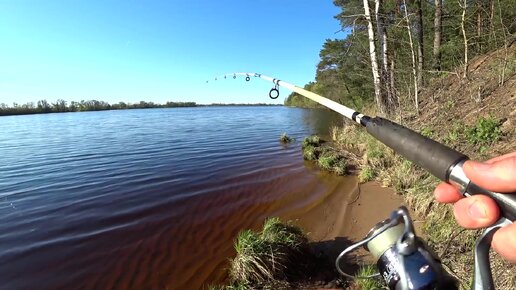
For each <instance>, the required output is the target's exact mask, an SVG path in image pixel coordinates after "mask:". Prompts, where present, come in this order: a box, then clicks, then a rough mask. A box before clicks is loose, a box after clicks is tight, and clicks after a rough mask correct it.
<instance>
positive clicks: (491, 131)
mask: <svg viewBox="0 0 516 290" xmlns="http://www.w3.org/2000/svg"><path fill="white" fill-rule="evenodd" d="M501 135H502V133H501V131H500V122H499V121H497V120H496V119H494V118H493V117H492V116H488V117H487V118H484V117H482V118H479V119H478V120H477V122H476V123H475V125H474V126H473V127H472V128H469V129H466V139H467V140H468V142H469V143H470V144H475V145H476V144H480V145H487V144H491V143H492V142H494V141H497V140H498V139H500V137H501Z"/></svg>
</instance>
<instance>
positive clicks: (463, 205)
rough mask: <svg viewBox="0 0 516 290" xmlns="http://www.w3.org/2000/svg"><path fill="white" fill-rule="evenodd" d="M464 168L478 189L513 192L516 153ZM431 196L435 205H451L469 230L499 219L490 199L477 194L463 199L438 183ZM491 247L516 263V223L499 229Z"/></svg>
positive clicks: (454, 190)
mask: <svg viewBox="0 0 516 290" xmlns="http://www.w3.org/2000/svg"><path fill="white" fill-rule="evenodd" d="M463 169H464V173H465V174H466V176H467V177H468V178H469V179H470V180H471V181H472V182H473V183H475V184H477V185H478V186H480V187H483V188H485V189H487V190H490V191H494V192H516V152H513V153H509V154H506V155H503V156H499V157H496V158H493V159H491V160H488V161H486V162H483V163H481V162H476V161H471V160H468V161H466V162H465V163H464V166H463ZM434 196H435V199H436V200H437V201H438V202H444V203H453V204H454V205H453V213H454V215H455V219H456V220H457V222H458V223H459V224H460V225H461V226H463V227H465V228H468V229H478V228H484V227H488V226H490V225H492V224H493V223H494V222H496V221H497V220H498V218H499V216H500V210H499V208H498V206H497V205H496V202H495V201H494V200H492V199H491V198H489V197H487V196H485V195H480V194H478V195H473V196H470V197H467V198H463V196H462V195H461V194H460V193H459V191H458V190H457V189H456V188H455V187H454V186H453V185H450V184H448V183H441V184H439V185H438V186H437V187H436V189H435V191H434ZM491 245H492V247H493V248H494V249H495V250H496V251H497V252H498V253H499V254H500V255H502V257H504V258H505V259H507V260H508V261H510V262H513V263H516V223H512V224H510V225H508V226H505V227H503V228H501V229H499V230H498V231H497V232H496V233H495V234H494V236H493V241H492V243H491Z"/></svg>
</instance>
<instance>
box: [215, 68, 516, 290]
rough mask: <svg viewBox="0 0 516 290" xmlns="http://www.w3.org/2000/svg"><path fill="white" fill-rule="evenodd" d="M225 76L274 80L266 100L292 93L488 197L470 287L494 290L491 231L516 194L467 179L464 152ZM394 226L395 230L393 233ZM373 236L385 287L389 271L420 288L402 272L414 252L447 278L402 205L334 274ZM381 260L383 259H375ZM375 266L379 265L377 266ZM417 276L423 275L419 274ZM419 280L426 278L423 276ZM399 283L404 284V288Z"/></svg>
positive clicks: (506, 216) (515, 203) (511, 212)
mask: <svg viewBox="0 0 516 290" xmlns="http://www.w3.org/2000/svg"><path fill="white" fill-rule="evenodd" d="M228 76H229V77H233V79H236V78H237V76H245V80H246V81H250V80H251V77H255V78H260V79H263V80H266V81H269V82H271V83H273V84H274V87H273V88H272V89H271V90H270V91H269V97H270V98H271V99H277V98H278V97H279V87H280V86H281V87H284V88H287V89H289V90H291V91H293V92H296V93H298V94H300V95H302V96H304V97H306V98H309V99H311V100H313V101H315V102H317V103H319V104H321V105H323V106H325V107H327V108H329V109H331V110H333V111H335V112H337V113H339V114H341V115H343V116H344V117H346V118H348V119H350V120H352V121H354V122H356V123H357V124H359V125H361V126H363V127H365V129H366V131H367V132H368V133H369V134H370V135H372V136H373V137H375V138H376V139H377V140H379V141H380V142H382V143H383V144H385V145H387V146H388V147H390V148H391V149H393V150H394V151H395V152H396V153H398V154H400V155H402V156H404V157H405V158H406V159H408V160H410V161H412V162H413V163H415V164H417V165H419V166H420V167H422V168H423V169H425V170H427V171H428V172H430V173H431V174H432V175H434V176H436V177H437V178H439V179H440V180H442V181H444V182H447V183H449V184H451V185H453V186H455V187H456V188H457V189H458V190H459V191H460V193H461V194H462V195H463V196H465V197H468V196H471V195H476V194H484V195H487V196H489V197H491V198H492V199H493V200H494V201H495V202H496V203H497V204H498V207H499V208H500V214H501V217H500V219H499V220H498V221H497V222H496V223H495V224H494V225H493V226H491V227H489V228H487V229H485V230H484V232H483V234H482V235H481V236H480V237H479V238H478V239H477V242H476V244H475V251H474V252H475V273H474V281H473V286H472V289H474V290H480V289H494V284H493V280H492V274H491V266H490V262H489V249H490V246H491V240H492V238H493V235H494V233H495V232H496V231H497V230H498V229H500V228H502V227H504V226H507V225H509V224H512V223H513V222H514V220H515V219H516V193H498V192H493V191H490V190H487V189H485V188H482V187H480V186H478V185H476V184H475V183H473V182H471V181H470V180H469V178H467V177H466V174H465V173H464V169H463V166H464V162H466V161H467V160H468V159H469V157H468V156H466V155H465V154H463V153H460V152H458V151H456V150H454V149H452V148H450V147H447V146H445V145H444V144H441V143H439V142H437V141H434V140H432V139H430V138H428V137H425V136H423V135H421V134H419V133H417V132H415V131H413V130H411V129H409V128H407V127H404V126H402V125H400V124H397V123H395V122H392V121H389V120H387V119H384V118H381V117H378V116H376V117H370V116H366V115H364V114H362V113H360V112H358V111H355V110H353V109H350V108H348V107H346V106H344V105H342V104H339V103H337V102H335V101H332V100H330V99H327V98H325V97H322V96H320V95H318V94H315V93H313V92H310V91H307V90H305V89H303V88H301V87H298V86H296V85H293V84H290V83H288V82H286V81H282V80H280V79H276V78H272V77H269V76H266V75H263V74H259V73H246V72H243V73H242V72H240V73H230V74H225V75H223V78H227V77H228ZM218 78H219V77H217V78H215V80H217V79H218ZM402 224H404V226H403V228H400V225H402ZM393 229H397V230H396V231H394V232H393ZM380 238H381V239H380ZM375 240H377V241H378V240H380V245H381V247H379V248H380V249H382V250H385V252H383V253H384V255H383V256H380V257H377V258H379V259H380V260H379V261H378V265H379V266H381V265H383V266H384V269H383V270H381V272H382V275H383V276H384V279H385V280H388V279H390V280H388V281H387V282H388V284H389V287H391V282H392V283H394V282H393V281H394V280H396V275H394V274H397V281H399V283H402V284H401V285H402V288H401V289H419V288H413V287H410V288H409V287H408V286H409V285H410V283H412V284H413V283H414V281H418V280H417V279H415V280H414V279H413V280H411V279H410V278H411V277H409V276H407V274H410V272H408V270H407V266H406V265H405V262H406V261H407V259H404V258H403V257H405V258H406V257H411V255H413V254H416V255H417V253H419V256H421V255H422V257H423V260H427V261H428V264H427V266H429V267H430V268H431V269H432V270H434V273H433V274H432V275H434V276H435V275H437V276H438V277H440V278H443V277H444V276H446V275H444V274H442V272H443V270H441V269H440V267H439V265H438V264H440V263H438V259H436V258H435V259H434V258H432V257H433V256H432V255H431V254H428V253H429V252H431V251H428V250H426V247H425V246H424V245H423V244H422V243H421V241H419V240H420V239H418V238H417V237H416V236H415V234H414V231H413V227H412V221H411V220H410V218H409V217H408V211H406V209H404V208H403V207H402V208H400V209H398V210H396V211H394V212H393V213H392V215H391V217H390V218H389V219H387V220H384V221H383V222H381V223H380V224H378V225H376V226H375V227H374V228H373V229H372V230H371V231H370V233H369V234H368V236H366V238H365V239H364V240H362V241H360V242H358V243H356V244H355V245H352V246H350V247H348V248H347V249H346V250H344V251H343V252H342V253H341V255H340V256H339V258H338V259H337V261H336V266H337V269H338V270H339V272H340V273H341V274H344V275H347V274H346V273H344V272H343V271H342V270H341V269H340V266H339V260H340V258H342V257H343V256H344V255H345V254H346V253H348V252H350V251H352V250H354V249H355V248H356V247H358V246H360V245H365V246H366V248H367V246H368V245H369V244H370V243H373V242H374V241H375ZM373 244H374V243H373ZM387 249H390V250H391V252H392V253H391V254H390V257H391V258H388V257H387V258H386V257H385V253H388V252H389V251H387ZM393 249H394V250H393ZM380 252H381V251H380ZM389 253H390V252H389ZM378 254H381V253H378ZM419 256H418V258H417V259H419V260H421V257H419ZM382 259H383V260H385V261H383V262H382V263H380V262H381V261H382ZM417 259H416V260H417ZM419 260H418V261H419ZM404 261H405V262H404ZM400 264H401V268H399V267H397V266H396V265H398V266H399V265H400ZM416 264H417V263H416ZM412 265H414V264H412ZM379 268H380V269H381V268H382V267H379ZM393 268H395V269H397V270H396V271H394V272H398V273H393V272H392V270H393ZM427 268H428V267H427ZM422 269H423V268H420V269H419V270H422ZM420 272H421V271H420ZM430 272H432V271H428V272H427V273H430ZM416 274H417V273H416ZM416 274H414V275H416ZM420 275H423V274H422V273H420ZM423 276H424V275H423ZM416 277H417V276H416ZM412 278H414V277H412ZM420 278H421V277H420ZM423 278H424V279H427V278H428V277H426V278H425V277H423ZM423 278H421V279H423ZM444 278H445V277H444ZM421 279H420V280H421ZM424 279H423V280H424ZM445 280H446V279H445ZM395 282H396V281H395ZM396 283H398V282H396ZM403 286H406V288H405V287H403ZM412 286H413V285H412ZM448 286H449V285H448ZM448 286H445V287H448ZM393 287H395V286H393ZM391 289H395V288H391ZM396 289H399V288H396ZM420 289H427V288H420ZM439 289H448V288H439Z"/></svg>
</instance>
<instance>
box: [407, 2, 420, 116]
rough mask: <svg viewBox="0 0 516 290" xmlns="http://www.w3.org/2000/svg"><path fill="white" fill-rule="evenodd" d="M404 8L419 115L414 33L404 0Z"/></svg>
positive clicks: (415, 99)
mask: <svg viewBox="0 0 516 290" xmlns="http://www.w3.org/2000/svg"><path fill="white" fill-rule="evenodd" d="M403 7H404V10H405V20H406V21H407V32H408V37H409V44H410V52H411V53H412V75H413V76H414V103H415V106H416V112H417V113H418V114H419V100H418V91H419V89H418V76H417V71H416V53H415V51H414V43H413V41H412V32H411V30H410V19H409V17H408V8H407V3H406V1H405V0H403Z"/></svg>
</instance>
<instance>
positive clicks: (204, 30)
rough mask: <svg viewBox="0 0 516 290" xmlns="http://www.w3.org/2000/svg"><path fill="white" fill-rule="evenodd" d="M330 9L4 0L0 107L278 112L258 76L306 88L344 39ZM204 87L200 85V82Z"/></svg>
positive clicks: (305, 4)
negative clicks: (141, 105)
mask: <svg viewBox="0 0 516 290" xmlns="http://www.w3.org/2000/svg"><path fill="white" fill-rule="evenodd" d="M338 13H339V9H338V8H337V7H335V6H334V5H333V1H332V0H219V1H207V0H202V1H201V0H168V1H165V0H163V1H157V0H123V1H114V0H100V1H97V0H88V1H82V0H61V1H57V0H45V1H41V0H0V103H7V104H9V105H11V104H12V103H13V102H17V103H20V104H21V103H26V102H36V101H38V100H40V99H46V100H48V101H55V100H57V99H64V100H67V101H72V100H75V101H80V100H90V99H97V100H102V101H107V102H109V103H118V102H120V101H124V102H131V103H135V102H139V101H140V100H145V101H152V102H156V103H165V102H167V101H193V102H197V103H200V104H209V103H282V102H283V100H284V99H285V98H286V97H287V96H288V94H289V93H290V92H288V91H287V90H286V89H280V97H279V98H278V99H277V100H276V101H272V100H271V99H269V98H268V93H269V90H270V88H271V87H272V84H271V83H268V82H266V81H264V80H260V79H257V78H256V79H255V78H253V79H252V80H251V81H250V82H245V80H244V79H243V78H240V79H237V80H233V79H232V78H228V79H226V80H224V79H223V78H222V79H221V78H220V77H219V78H218V80H217V81H214V79H215V77H217V76H220V75H223V74H225V73H231V72H257V73H262V74H264V75H268V76H271V77H274V78H278V79H282V80H285V81H287V82H290V83H293V84H296V85H298V86H303V85H305V84H306V83H308V82H309V81H313V80H314V78H315V70H316V65H317V63H318V61H319V51H320V49H321V48H322V45H323V43H324V41H325V39H328V38H343V37H344V35H343V33H342V32H340V33H339V32H338V31H339V30H340V25H339V22H338V21H337V20H336V19H334V16H335V15H337V14H338ZM207 80H209V81H208V83H206V81H207Z"/></svg>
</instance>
